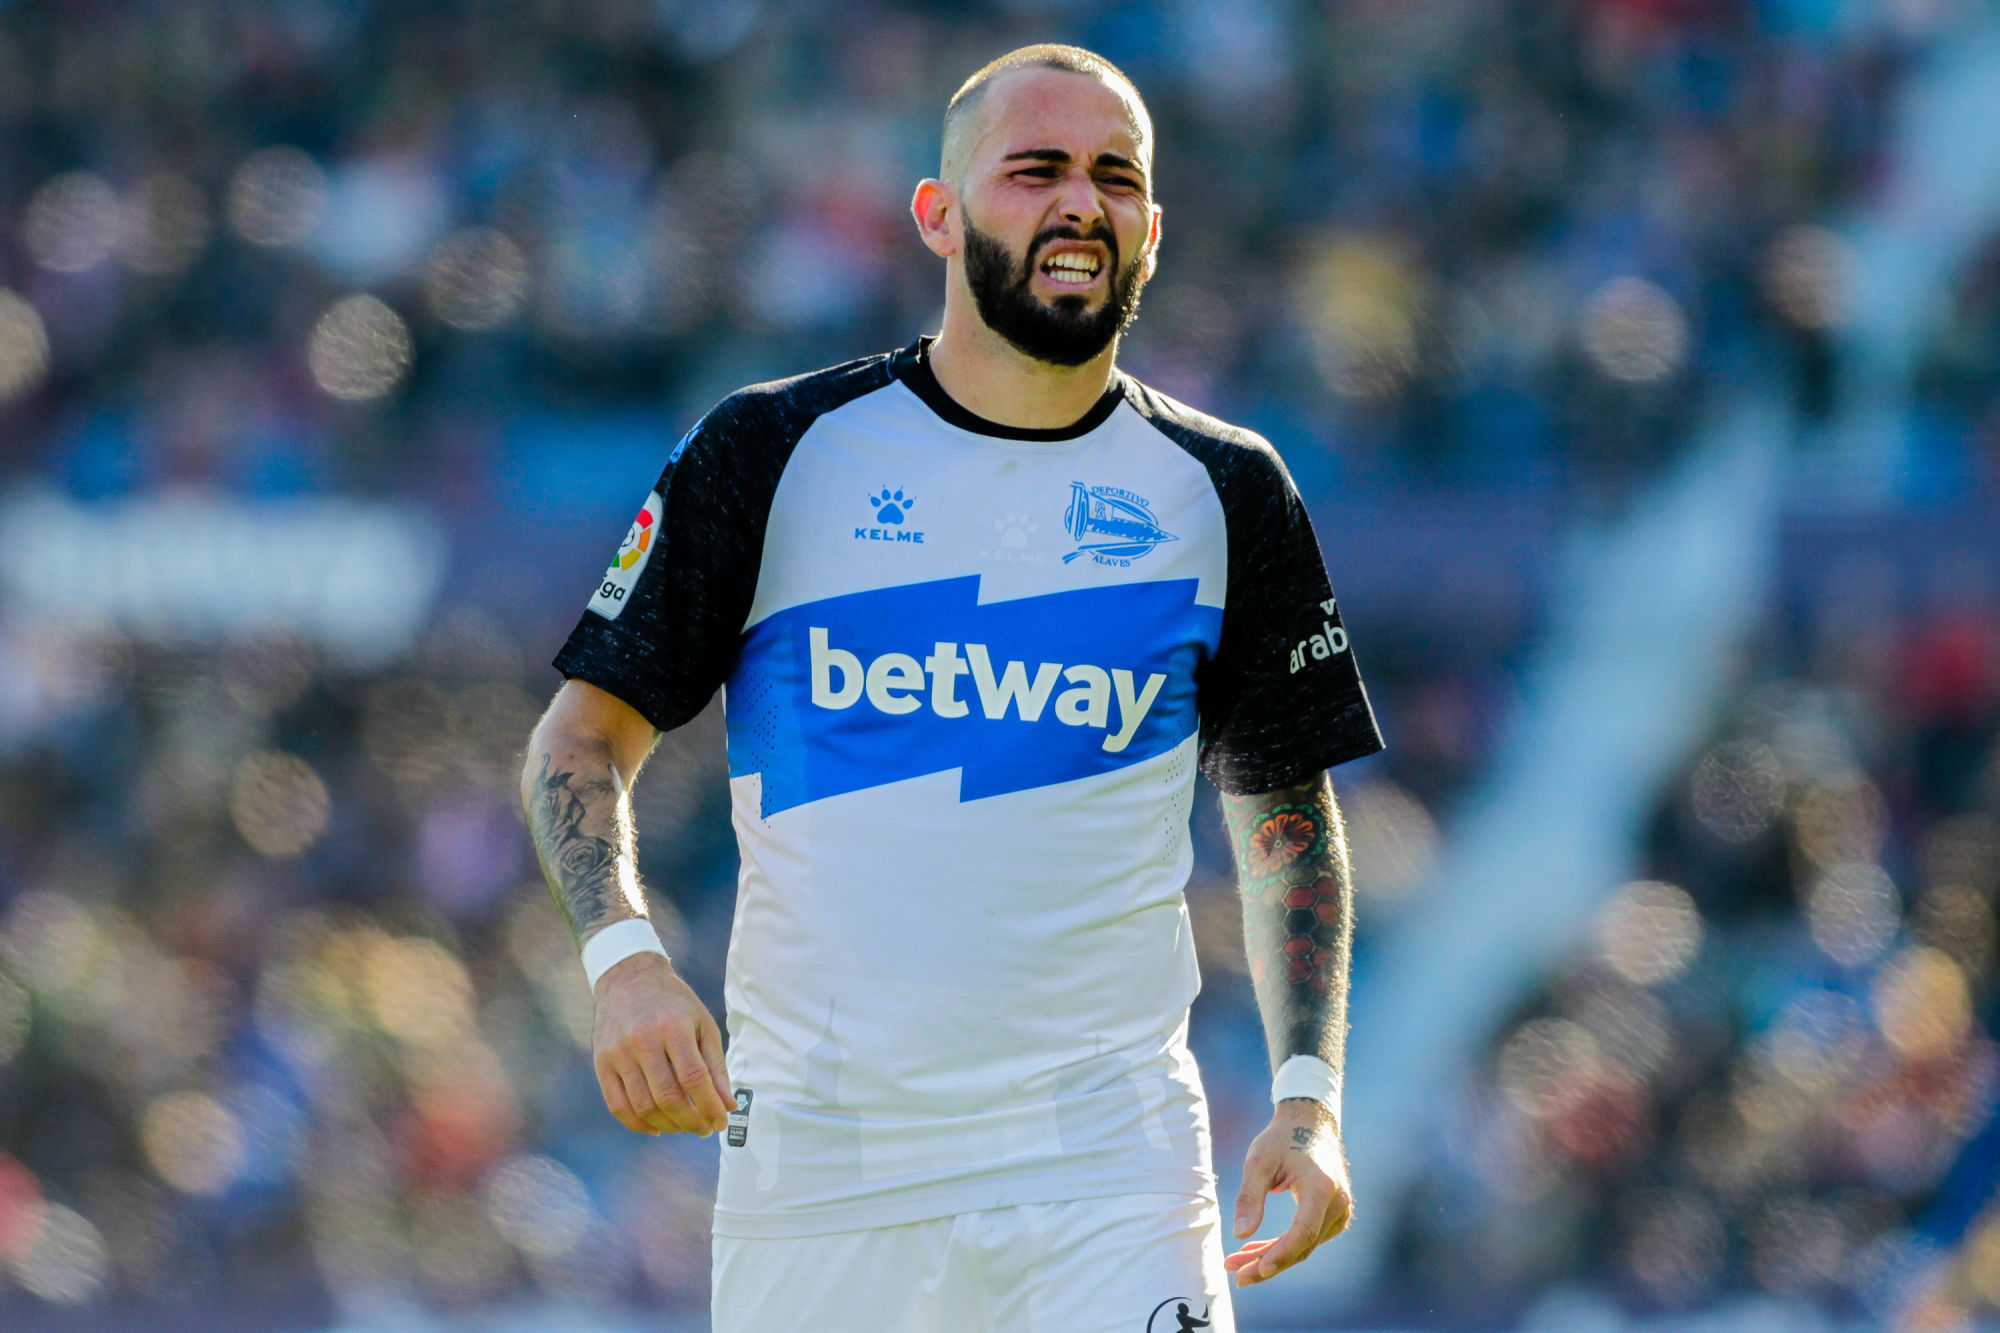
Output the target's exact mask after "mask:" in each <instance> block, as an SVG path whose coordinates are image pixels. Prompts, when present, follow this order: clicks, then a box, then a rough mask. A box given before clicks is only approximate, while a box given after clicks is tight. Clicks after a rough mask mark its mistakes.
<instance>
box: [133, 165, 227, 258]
mask: <svg viewBox="0 0 2000 1333" xmlns="http://www.w3.org/2000/svg"><path fill="white" fill-rule="evenodd" d="M213 225H214V224H213V221H212V219H211V218H210V216H209V207H208V196H207V195H206V194H204V193H202V189H201V187H200V186H199V185H196V184H195V183H194V182H193V181H191V180H189V179H188V178H187V177H185V176H182V175H178V174H175V173H173V172H162V173H160V174H158V175H153V176H147V177H145V178H144V179H143V180H140V181H139V182H138V183H137V184H135V185H133V186H132V188H131V189H130V190H128V191H127V192H126V195H125V201H124V217H123V220H122V227H121V229H120V234H119V240H118V251H119V254H120V256H121V257H122V258H123V259H124V261H125V266H126V267H127V268H130V269H131V270H132V271H133V272H135V273H145V274H149V275H151V276H155V277H167V276H171V275H173V274H176V273H181V272H184V271H185V270H186V269H187V267H188V266H189V265H190V264H192V263H194V261H195V260H196V259H197V258H199V257H200V255H201V252H202V251H203V250H204V249H206V248H207V247H208V238H209V234H210V232H211V231H212V229H213Z"/></svg>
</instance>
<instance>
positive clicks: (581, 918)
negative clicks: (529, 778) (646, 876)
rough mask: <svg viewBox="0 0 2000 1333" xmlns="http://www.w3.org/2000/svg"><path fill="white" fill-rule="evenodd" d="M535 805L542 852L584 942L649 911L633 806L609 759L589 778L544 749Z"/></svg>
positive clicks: (531, 797)
mask: <svg viewBox="0 0 2000 1333" xmlns="http://www.w3.org/2000/svg"><path fill="white" fill-rule="evenodd" d="M527 805H528V829H529V831H530V833H532V834H533V835H534V840H535V854H536V855H537V856H539V857H540V858H541V862H542V874H543V876H544V877H545V878H546V879H547V880H548V882H549V892H550V893H551V894H552V895H554V897H555V900H556V906H557V907H558V908H560V909H561V910H562V914H563V920H565V921H566V922H568V923H569V928H570V933H571V934H573V935H575V936H576V938H577V939H578V940H579V941H581V940H582V939H583V937H584V936H585V935H588V934H589V933H590V932H591V931H592V930H594V929H596V928H597V927H598V926H602V925H608V924H609V923H611V922H613V921H622V920H624V919H625V918H627V917H634V916H644V915H645V914H646V911H645V906H644V900H643V899H642V898H641V896H640V893H639V879H638V871H637V869H636V866H635V863H634V857H633V852H632V820H631V809H630V807H629V805H628V803H627V802H626V799H625V793H624V792H623V791H622V790H621V788H620V785H619V783H618V782H617V780H616V779H615V777H614V776H613V774H612V770H611V766H610V764H609V763H608V762H607V763H606V764H605V766H604V772H603V775H602V776H587V775H584V774H580V773H575V772H569V771H566V770H563V769H558V768H556V767H555V766H554V761H553V759H552V758H551V756H549V755H546V754H544V755H543V756H542V757H541V767H540V769H539V770H538V771H537V772H536V774H535V777H534V779H533V782H532V784H531V786H530V788H529V791H528V802H527ZM607 834H608V835H609V836H608V837H607V836H605V835H607Z"/></svg>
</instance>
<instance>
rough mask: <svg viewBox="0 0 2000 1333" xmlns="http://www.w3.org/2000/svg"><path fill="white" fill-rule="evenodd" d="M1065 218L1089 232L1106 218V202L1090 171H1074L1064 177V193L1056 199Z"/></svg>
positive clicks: (1057, 205)
mask: <svg viewBox="0 0 2000 1333" xmlns="http://www.w3.org/2000/svg"><path fill="white" fill-rule="evenodd" d="M1056 207H1058V208H1059V209H1061V210H1062V215H1063V220H1064V221H1066V222H1070V223H1073V224H1075V225H1076V226H1077V227H1078V228H1079V229H1081V230H1083V231H1086V232H1088V231H1089V230H1090V229H1091V227H1093V226H1095V225H1096V224H1097V223H1098V222H1101V221H1102V220H1103V219H1104V202H1103V200H1102V199H1100V198H1099V197H1098V194H1097V182H1095V181H1093V180H1091V179H1090V175H1089V173H1088V172H1082V171H1073V172H1071V173H1069V174H1068V175H1067V176H1065V177H1064V178H1063V189H1062V195H1061V197H1060V198H1058V199H1057V200H1056Z"/></svg>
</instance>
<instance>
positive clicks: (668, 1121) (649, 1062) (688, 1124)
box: [632, 1043, 711, 1136]
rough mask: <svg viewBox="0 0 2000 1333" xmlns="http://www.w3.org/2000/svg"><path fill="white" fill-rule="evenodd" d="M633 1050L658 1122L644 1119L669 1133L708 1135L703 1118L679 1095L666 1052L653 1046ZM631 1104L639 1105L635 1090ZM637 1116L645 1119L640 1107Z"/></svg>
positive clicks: (638, 1047) (678, 1085)
mask: <svg viewBox="0 0 2000 1333" xmlns="http://www.w3.org/2000/svg"><path fill="white" fill-rule="evenodd" d="M634 1049H635V1052H636V1056H635V1058H636V1061H637V1063H638V1066H639V1069H640V1075H641V1078H642V1079H643V1080H644V1082H645V1095H646V1100H647V1101H650V1102H651V1103H652V1105H653V1107H654V1108H655V1109H656V1111H657V1115H658V1118H657V1119H654V1117H653V1116H647V1118H648V1119H649V1120H653V1122H654V1123H655V1124H658V1125H659V1126H660V1128H662V1129H665V1130H667V1131H668V1132H670V1133H679V1132H686V1133H690V1134H700V1135H704V1136H705V1135H707V1134H709V1133H710V1132H711V1130H710V1128H709V1127H708V1126H707V1125H706V1124H705V1123H704V1122H703V1118H702V1116H701V1115H700V1114H699V1113H697V1112H696V1111H695V1110H694V1109H693V1108H692V1107H691V1106H689V1104H688V1099H687V1095H686V1094H685V1093H683V1092H682V1091H681V1084H680V1080H679V1079H678V1078H676V1077H675V1073H674V1067H673V1065H672V1064H670V1063H669V1062H668V1059H667V1055H666V1052H664V1051H662V1050H661V1049H660V1048H659V1046H657V1045H655V1044H652V1043H646V1044H644V1045H638V1046H635V1048H634ZM632 1100H633V1102H634V1103H637V1102H638V1101H639V1096H638V1093H637V1091H636V1090H635V1092H634V1095H633V1098H632ZM639 1114H640V1115H642V1116H644V1115H646V1108H645V1107H640V1108H639Z"/></svg>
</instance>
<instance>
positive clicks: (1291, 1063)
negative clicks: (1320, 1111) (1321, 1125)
mask: <svg viewBox="0 0 2000 1333" xmlns="http://www.w3.org/2000/svg"><path fill="white" fill-rule="evenodd" d="M1294 1097H1303V1098H1304V1099H1305V1100H1307V1101H1311V1102H1318V1103H1319V1104H1320V1105H1322V1106H1324V1107H1326V1109H1327V1110H1329V1111H1331V1112H1333V1118H1334V1119H1335V1120H1338V1119H1339V1118H1340V1075H1339V1074H1337V1073H1335V1072H1334V1069H1333V1066H1332V1065H1330V1064H1328V1063H1327V1062H1326V1061H1324V1060H1322V1059H1320V1058H1319V1057H1318V1056H1317V1055H1295V1056H1293V1057H1292V1058H1291V1059H1289V1060H1287V1061H1285V1063H1283V1064H1281V1065H1279V1066H1278V1074H1277V1077H1275V1078H1273V1079H1272V1080H1271V1104H1272V1105H1273V1106H1275V1105H1277V1104H1278V1103H1279V1102H1284V1101H1290V1100H1291V1099H1292V1098H1294Z"/></svg>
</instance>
